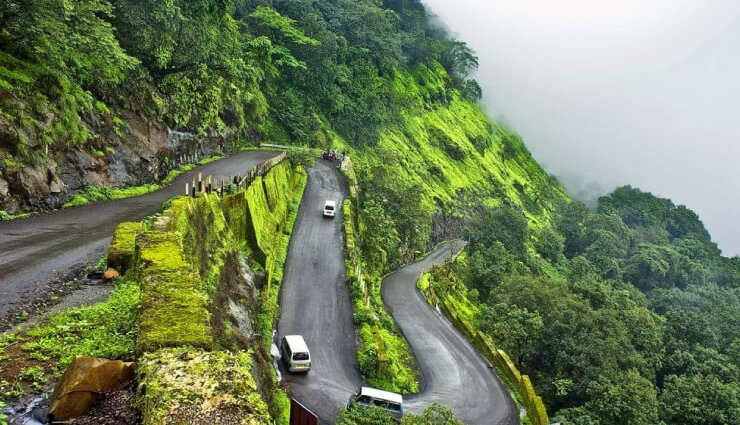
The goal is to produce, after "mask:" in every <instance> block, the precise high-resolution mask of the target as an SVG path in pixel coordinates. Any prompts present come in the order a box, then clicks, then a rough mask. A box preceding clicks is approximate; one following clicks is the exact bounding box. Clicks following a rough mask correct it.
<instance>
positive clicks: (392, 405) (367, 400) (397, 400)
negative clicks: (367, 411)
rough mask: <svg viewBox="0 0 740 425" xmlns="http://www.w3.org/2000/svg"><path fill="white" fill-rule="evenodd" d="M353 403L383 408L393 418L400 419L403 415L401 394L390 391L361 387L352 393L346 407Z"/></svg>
mask: <svg viewBox="0 0 740 425" xmlns="http://www.w3.org/2000/svg"><path fill="white" fill-rule="evenodd" d="M353 404H359V405H360V406H372V407H379V408H381V409H385V410H387V411H388V412H389V413H390V414H391V415H392V416H393V417H394V418H395V419H401V416H403V396H402V395H401V394H396V393H392V392H390V391H383V390H378V389H375V388H370V387H362V388H360V389H359V390H358V391H355V393H354V394H352V397H350V399H349V403H347V408H348V409H349V408H351V407H352V405H353Z"/></svg>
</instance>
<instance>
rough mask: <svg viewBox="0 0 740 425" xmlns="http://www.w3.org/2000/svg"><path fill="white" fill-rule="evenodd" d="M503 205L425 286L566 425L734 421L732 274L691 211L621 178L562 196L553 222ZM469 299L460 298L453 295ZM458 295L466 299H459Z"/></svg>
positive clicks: (736, 303)
mask: <svg viewBox="0 0 740 425" xmlns="http://www.w3.org/2000/svg"><path fill="white" fill-rule="evenodd" d="M521 220H522V219H521V215H520V214H518V213H516V211H513V210H511V209H509V208H507V207H503V208H497V209H494V210H493V211H489V212H485V213H483V216H482V217H480V218H479V219H477V220H474V221H473V222H472V223H471V225H470V226H469V228H468V230H467V234H468V235H469V240H470V242H471V243H470V245H469V248H468V254H467V255H466V256H463V257H461V258H460V259H459V260H458V261H457V263H456V264H455V265H454V266H453V268H452V273H450V274H445V273H440V274H436V275H435V280H436V281H439V283H435V288H437V290H438V291H441V292H445V293H447V294H452V295H453V298H456V299H460V300H461V301H465V299H467V300H469V301H472V302H473V304H475V307H476V308H477V310H478V311H477V313H475V314H474V315H473V316H474V319H475V325H476V327H478V328H479V329H481V330H483V331H484V332H486V333H488V334H489V335H491V337H492V338H493V339H494V341H495V342H496V344H497V345H499V346H500V347H502V348H504V349H505V350H506V351H507V352H509V353H510V354H511V355H512V358H513V359H514V360H515V361H516V363H517V364H518V365H519V366H520V369H522V372H523V373H528V374H530V376H532V379H533V382H534V383H535V386H536V387H537V393H538V394H539V395H541V396H542V397H543V398H544V400H545V402H546V405H547V406H548V408H549V409H551V412H550V413H551V414H554V415H553V416H555V417H556V418H559V419H563V420H566V421H567V422H568V423H574V424H645V423H666V424H668V423H670V424H673V423H678V424H725V423H735V422H738V421H740V410H739V409H738V406H740V384H738V383H739V382H740V380H739V379H738V376H739V373H740V363H739V362H738V361H739V358H738V357H739V356H738V355H737V352H738V348H740V290H739V289H738V288H740V275H738V273H737V267H736V266H737V261H738V260H737V258H726V257H722V256H721V255H720V251H719V250H718V249H717V246H716V245H715V244H714V243H712V242H711V239H710V237H709V234H708V233H707V231H706V229H705V228H704V226H703V224H702V223H701V221H700V220H699V218H698V217H697V216H696V214H694V213H693V212H692V211H690V210H688V209H687V208H686V207H683V206H675V205H674V204H673V203H671V202H670V200H667V199H660V198H657V197H655V196H653V195H651V194H649V193H645V192H641V191H639V190H637V189H633V188H630V187H623V188H619V189H617V190H616V191H615V192H614V193H612V194H611V195H609V196H606V197H603V198H601V199H600V200H599V205H598V208H597V211H596V212H593V211H590V210H589V209H588V208H586V207H585V206H584V205H583V204H580V203H570V204H565V205H563V206H562V207H561V208H559V210H558V211H557V212H556V213H555V214H554V216H553V224H554V227H553V228H552V229H548V228H541V229H532V228H531V226H530V228H527V227H526V226H525V227H522V225H521V223H522V221H521ZM466 295H467V298H465V296H466ZM462 304H466V302H462Z"/></svg>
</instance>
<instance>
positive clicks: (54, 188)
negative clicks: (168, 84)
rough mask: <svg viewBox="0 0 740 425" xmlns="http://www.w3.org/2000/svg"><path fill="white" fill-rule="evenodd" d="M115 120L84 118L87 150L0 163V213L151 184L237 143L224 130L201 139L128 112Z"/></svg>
mask: <svg viewBox="0 0 740 425" xmlns="http://www.w3.org/2000/svg"><path fill="white" fill-rule="evenodd" d="M117 114H118V117H119V119H117V120H115V122H113V120H112V119H110V117H109V116H105V117H102V118H101V117H100V116H91V117H87V118H86V120H87V121H89V122H87V123H85V125H86V126H87V127H89V128H91V129H94V131H95V132H96V134H95V135H96V139H95V140H94V141H92V142H91V144H90V146H85V147H84V148H79V149H71V150H65V151H61V152H53V151H50V152H48V155H47V153H46V152H45V153H44V155H45V156H48V158H50V159H49V160H46V161H38V162H37V163H35V164H29V163H23V160H21V159H18V158H16V160H14V161H9V162H4V161H0V210H4V211H7V212H8V213H10V214H15V213H18V212H27V211H39V210H46V209H53V208H59V207H61V206H62V205H63V204H64V203H65V202H67V201H68V200H69V198H70V197H71V196H73V195H74V194H75V193H78V192H80V191H82V190H84V189H85V187H88V186H96V187H110V188H122V187H129V186H137V185H142V184H150V183H156V182H159V181H161V180H162V179H163V178H164V177H165V176H166V175H167V173H168V172H169V171H170V170H171V169H173V168H176V167H179V166H180V165H183V163H184V162H187V161H183V160H184V159H187V158H204V157H207V156H212V155H215V154H218V153H222V152H228V151H230V150H232V149H233V147H234V143H235V140H236V133H235V132H234V131H231V130H228V129H227V130H225V131H223V132H216V131H215V130H213V131H210V132H209V133H208V134H206V135H205V136H202V135H197V134H195V133H192V132H188V131H178V130H172V129H170V128H168V127H167V126H165V125H163V124H161V123H159V122H158V121H157V120H155V119H150V118H147V117H144V116H142V115H139V114H137V113H133V112H131V111H128V110H120V111H118V112H117ZM0 133H1V132H0ZM8 137H9V136H8ZM2 139H3V135H2V134H0V158H2V157H4V158H10V156H9V155H10V154H9V153H8V151H7V150H4V149H3V145H4V143H3V140H2ZM37 149H41V148H40V147H37ZM26 162H28V161H26Z"/></svg>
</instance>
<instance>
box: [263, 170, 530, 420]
mask: <svg viewBox="0 0 740 425" xmlns="http://www.w3.org/2000/svg"><path fill="white" fill-rule="evenodd" d="M345 196H346V190H345V185H344V182H343V177H342V176H341V174H340V173H339V172H338V171H337V170H336V169H335V168H334V167H333V166H332V165H331V164H328V163H325V162H322V161H317V162H316V166H315V167H314V168H312V169H310V170H309V176H308V185H307V186H306V191H305V193H304V197H303V202H302V203H301V206H300V209H299V211H298V218H297V220H296V224H295V227H294V229H293V235H292V238H291V241H290V247H289V249H288V257H287V260H286V263H285V272H284V275H283V284H282V288H281V294H280V307H281V312H282V315H281V318H280V322H279V325H278V332H277V337H278V341H279V338H282V337H283V336H284V335H290V334H300V335H303V336H304V338H305V339H306V342H307V344H308V346H309V349H310V350H311V366H312V369H311V371H310V372H309V373H308V374H306V375H292V374H287V373H286V372H285V370H284V366H283V365H282V363H281V368H283V376H284V377H285V379H286V381H287V382H288V384H289V385H290V388H291V391H292V394H293V396H294V397H296V398H297V399H298V400H300V401H301V403H303V404H304V405H306V406H307V407H309V408H310V409H311V410H312V411H313V412H314V413H316V414H317V415H319V417H320V418H321V420H322V422H323V423H334V422H335V419H336V415H337V413H338V411H339V409H341V408H342V407H344V406H345V405H346V403H347V400H348V399H349V397H350V395H351V394H352V392H353V391H355V390H356V389H357V388H358V387H359V386H360V385H362V380H361V377H360V373H359V369H358V366H357V360H356V347H357V344H356V341H355V336H354V328H353V323H352V302H351V299H350V293H349V289H348V287H347V285H346V284H345V279H346V269H345V263H344V252H343V250H344V248H343V247H344V242H343V236H342V228H341V223H342V217H341V214H337V217H336V218H334V219H325V218H323V217H322V208H323V206H324V202H325V201H326V200H335V201H337V203H340V202H341V201H342V200H343V199H344V198H345ZM340 212H341V210H340ZM461 247H462V245H461V243H457V242H452V243H446V244H442V245H441V246H440V247H438V248H437V250H435V251H434V252H433V253H432V254H430V255H429V256H428V257H426V258H425V259H424V260H421V261H419V262H417V263H414V264H411V265H409V266H407V267H404V268H402V269H401V270H399V271H397V272H395V273H393V274H392V275H390V276H388V277H387V278H386V279H385V280H384V281H383V290H382V294H383V299H384V300H385V302H386V304H387V306H388V308H389V312H390V313H391V314H392V315H393V317H394V318H395V320H396V322H397V323H398V326H399V327H400V328H401V330H402V331H403V333H404V335H405V336H406V338H407V339H408V341H409V344H410V346H411V348H412V350H413V351H414V353H415V355H416V357H417V360H418V362H419V365H420V367H421V370H422V373H423V375H424V379H425V383H426V385H425V389H424V391H423V392H422V393H420V394H416V395H411V396H406V397H405V405H406V408H407V411H409V412H411V413H420V412H421V411H423V409H424V408H425V407H426V406H427V405H429V404H431V403H435V402H436V403H441V404H444V405H447V406H450V407H451V408H452V409H453V411H454V412H455V414H456V415H457V416H458V417H459V418H460V419H462V420H463V421H464V422H466V423H468V424H471V425H499V424H505V425H509V424H516V423H518V411H517V409H516V407H515V406H514V403H513V402H512V401H511V398H510V397H509V395H508V393H507V392H506V391H505V390H504V389H503V388H502V386H501V384H500V383H499V381H498V379H497V378H496V376H495V375H494V373H493V371H492V370H491V369H489V368H488V364H487V363H486V362H485V360H484V359H483V358H482V356H481V355H480V354H479V353H478V352H477V351H476V350H475V348H473V346H472V345H471V344H470V343H469V342H468V341H467V340H466V339H465V338H464V337H463V336H462V335H461V334H460V333H459V332H458V331H457V330H456V329H455V328H454V327H453V326H452V325H451V324H450V323H449V322H448V321H447V320H446V319H445V318H444V317H443V316H442V315H441V314H440V313H438V312H436V311H435V310H434V309H432V308H431V307H430V306H429V305H427V303H426V301H425V300H424V299H423V296H422V295H421V294H420V293H419V292H418V291H417V290H416V280H417V279H418V278H419V276H420V275H421V273H422V271H423V270H424V269H425V268H427V267H430V266H433V265H436V264H442V263H444V262H445V261H447V259H449V258H450V253H451V252H453V251H457V250H459V249H460V248H461Z"/></svg>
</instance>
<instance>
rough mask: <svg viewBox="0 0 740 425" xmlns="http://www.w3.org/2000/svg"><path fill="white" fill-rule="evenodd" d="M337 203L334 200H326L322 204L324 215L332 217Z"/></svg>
mask: <svg viewBox="0 0 740 425" xmlns="http://www.w3.org/2000/svg"><path fill="white" fill-rule="evenodd" d="M336 210H337V203H336V202H334V201H326V203H325V204H324V217H332V218H334V215H336Z"/></svg>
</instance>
